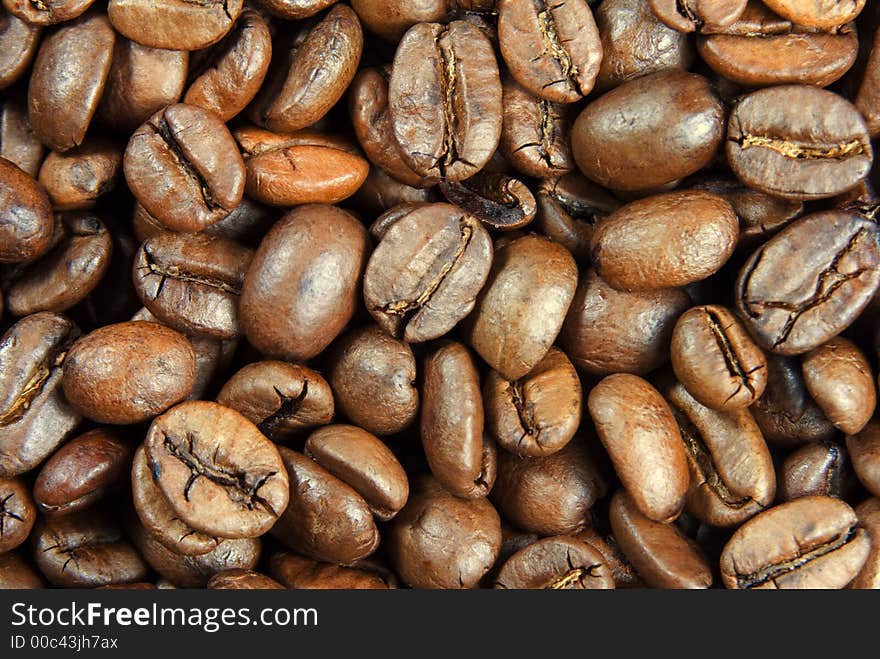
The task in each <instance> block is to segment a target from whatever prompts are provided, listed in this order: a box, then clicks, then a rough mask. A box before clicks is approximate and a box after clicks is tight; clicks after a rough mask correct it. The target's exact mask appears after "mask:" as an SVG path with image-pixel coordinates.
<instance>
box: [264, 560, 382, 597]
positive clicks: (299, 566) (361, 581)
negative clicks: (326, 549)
mask: <svg viewBox="0 0 880 659" xmlns="http://www.w3.org/2000/svg"><path fill="white" fill-rule="evenodd" d="M270 570H271V572H272V575H273V576H274V577H275V578H276V579H278V581H280V582H281V583H283V584H284V585H285V586H286V587H287V588H294V589H297V590H300V589H305V590H385V589H388V588H393V587H394V586H393V585H392V584H390V583H389V582H388V581H387V580H386V579H385V578H383V576H382V575H381V574H379V573H378V572H374V571H372V570H370V569H362V568H361V567H344V566H342V565H333V564H332V563H321V562H319V561H313V560H312V559H310V558H305V557H303V556H297V555H296V554H293V553H291V552H287V551H281V552H277V553H275V554H274V555H273V556H272V559H271V563H270Z"/></svg>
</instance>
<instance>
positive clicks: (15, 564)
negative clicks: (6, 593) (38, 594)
mask: <svg viewBox="0 0 880 659" xmlns="http://www.w3.org/2000/svg"><path fill="white" fill-rule="evenodd" d="M45 587H46V583H45V581H44V580H43V577H42V575H41V574H40V573H39V572H38V571H37V570H36V569H35V568H33V567H32V566H31V564H30V563H28V562H27V561H25V560H24V559H23V558H22V557H21V556H19V555H18V554H17V553H16V552H13V551H10V552H7V553H5V554H0V589H2V590H31V589H37V588H45Z"/></svg>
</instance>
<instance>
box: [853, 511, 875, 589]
mask: <svg viewBox="0 0 880 659" xmlns="http://www.w3.org/2000/svg"><path fill="white" fill-rule="evenodd" d="M855 511H856V515H858V518H859V523H860V524H861V525H862V526H863V527H865V529H866V530H867V531H868V533H869V534H870V536H871V551H870V552H869V553H868V560H866V561H865V564H864V566H863V567H862V569H861V571H860V572H859V573H858V575H857V576H856V578H855V579H853V580H852V581H851V582H850V583H849V586H848V587H849V588H864V589H876V588H877V587H878V586H880V551H878V549H880V542H878V540H877V538H880V500H878V499H877V498H876V497H872V498H870V499H866V500H865V501H863V502H862V503H860V504H859V505H858V506H856V508H855Z"/></svg>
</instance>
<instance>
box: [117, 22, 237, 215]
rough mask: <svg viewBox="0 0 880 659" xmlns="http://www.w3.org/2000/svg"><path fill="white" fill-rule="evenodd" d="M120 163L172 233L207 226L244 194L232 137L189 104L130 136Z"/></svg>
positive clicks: (217, 121)
mask: <svg viewBox="0 0 880 659" xmlns="http://www.w3.org/2000/svg"><path fill="white" fill-rule="evenodd" d="M194 6H196V5H194ZM123 167H124V169H125V178H126V180H127V181H128V186H129V188H130V189H131V192H132V194H134V196H135V197H136V198H137V200H138V201H139V202H140V203H141V205H143V207H144V209H146V211H147V212H148V213H150V215H152V216H153V217H154V218H155V219H156V220H158V221H159V222H160V223H161V224H162V225H163V226H165V227H166V228H168V229H172V230H174V231H201V230H202V229H205V228H206V227H208V226H210V225H212V224H214V223H215V222H217V221H218V220H220V219H222V218H223V217H225V216H226V215H228V214H229V213H230V212H231V211H232V209H234V208H235V207H236V206H238V204H239V203H240V202H241V199H242V196H243V195H244V185H245V167H244V161H243V160H242V158H241V155H239V153H238V148H237V147H236V144H235V140H234V139H233V138H232V135H231V134H230V133H229V130H227V128H226V126H224V125H223V123H222V122H221V121H220V119H219V118H218V117H217V116H216V115H214V114H213V113H212V112H209V111H207V110H203V109H201V108H198V107H196V106H193V105H184V104H177V105H170V106H168V107H166V108H164V109H162V110H160V111H159V112H157V113H156V114H154V115H153V116H151V117H150V118H149V119H148V120H147V121H146V123H144V124H143V125H141V127H140V128H138V129H137V130H136V131H135V132H134V134H133V135H132V136H131V139H129V142H128V146H127V147H126V149H125V157H124V159H123Z"/></svg>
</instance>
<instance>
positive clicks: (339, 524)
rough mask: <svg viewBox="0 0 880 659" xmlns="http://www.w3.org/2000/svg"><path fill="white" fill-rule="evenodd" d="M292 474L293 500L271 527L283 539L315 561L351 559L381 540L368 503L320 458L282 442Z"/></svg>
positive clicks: (371, 549)
mask: <svg viewBox="0 0 880 659" xmlns="http://www.w3.org/2000/svg"><path fill="white" fill-rule="evenodd" d="M279 452H280V453H281V459H282V460H283V461H284V466H285V468H286V469H287V473H288V474H289V476H290V504H289V505H288V506H287V510H285V511H284V514H282V515H281V517H280V518H279V519H278V522H277V523H276V524H275V526H274V527H273V528H272V535H274V536H275V537H276V538H277V539H278V540H280V541H281V542H282V543H283V544H285V545H287V546H288V547H290V548H291V549H293V550H294V551H296V552H299V553H300V554H303V555H305V556H308V557H309V558H313V559H315V560H316V561H327V562H330V563H341V564H343V565H347V564H351V563H353V562H355V561H357V560H359V559H361V558H366V557H367V556H369V555H370V554H372V553H373V552H374V551H376V547H378V545H379V531H378V529H377V528H376V523H375V521H374V519H373V513H372V511H371V510H370V506H369V504H368V503H367V502H366V501H365V500H364V498H363V497H362V496H361V495H360V494H358V492H357V491H356V490H355V489H354V488H353V487H352V486H350V485H348V484H347V483H345V482H343V481H342V480H340V479H339V478H337V477H336V476H334V475H333V474H331V473H330V472H329V471H327V470H326V469H324V468H323V467H321V466H320V465H319V464H318V463H317V462H315V461H314V460H312V459H311V458H309V457H308V456H305V455H303V454H302V453H297V452H296V451H291V450H290V449H288V448H284V447H280V448H279Z"/></svg>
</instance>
